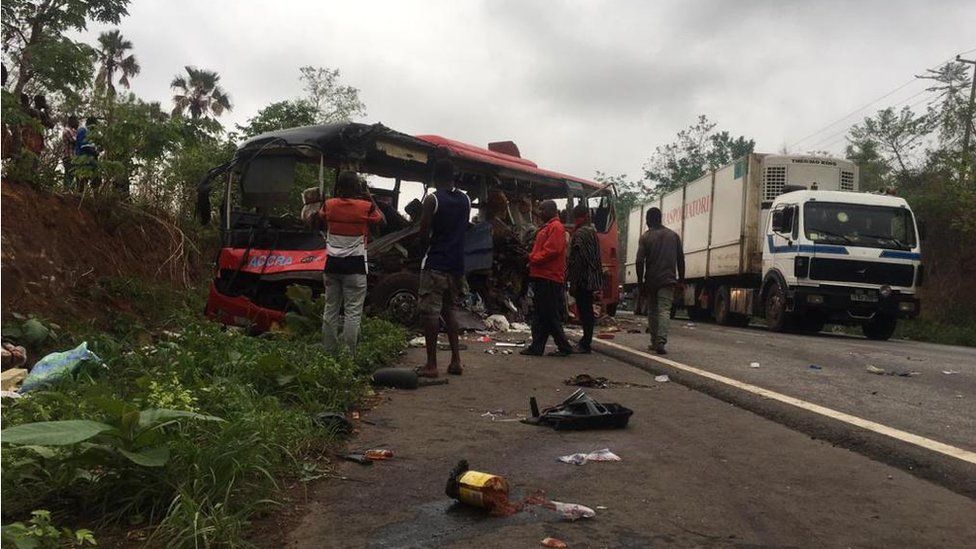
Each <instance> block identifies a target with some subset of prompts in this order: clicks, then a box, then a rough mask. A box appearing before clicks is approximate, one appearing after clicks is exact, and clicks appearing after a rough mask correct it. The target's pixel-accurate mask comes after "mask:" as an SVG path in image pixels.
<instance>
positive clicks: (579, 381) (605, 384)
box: [563, 374, 656, 389]
mask: <svg viewBox="0 0 976 549" xmlns="http://www.w3.org/2000/svg"><path fill="white" fill-rule="evenodd" d="M563 383H564V384H566V385H574V386H576V387H586V388H588V389H609V388H610V387H627V388H638V389H655V388H656V387H654V386H653V385H644V384H641V383H628V382H626V381H613V380H610V379H607V378H605V377H593V376H591V375H590V374H577V375H575V376H573V377H571V378H569V379H567V380H565V381H563Z"/></svg>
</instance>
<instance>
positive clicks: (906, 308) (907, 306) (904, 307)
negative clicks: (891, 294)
mask: <svg viewBox="0 0 976 549" xmlns="http://www.w3.org/2000/svg"><path fill="white" fill-rule="evenodd" d="M898 310H899V311H901V312H903V313H910V312H912V311H914V310H915V303H914V302H912V301H902V302H901V303H899V304H898Z"/></svg>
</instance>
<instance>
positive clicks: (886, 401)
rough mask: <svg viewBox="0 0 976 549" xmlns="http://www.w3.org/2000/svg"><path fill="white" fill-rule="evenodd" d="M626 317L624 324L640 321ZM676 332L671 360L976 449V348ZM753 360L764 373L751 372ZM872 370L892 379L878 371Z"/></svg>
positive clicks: (687, 327)
mask: <svg viewBox="0 0 976 549" xmlns="http://www.w3.org/2000/svg"><path fill="white" fill-rule="evenodd" d="M621 319H622V324H623V325H625V326H631V325H630V324H629V323H628V320H630V321H633V320H635V319H634V317H633V316H632V315H629V316H628V315H623V316H622V317H621ZM639 322H641V323H640V324H639V326H640V327H641V328H643V326H644V325H645V324H644V323H643V319H640V321H639ZM671 327H672V329H671V338H670V339H671V341H670V343H669V345H668V355H667V358H669V359H672V360H676V361H678V362H681V363H685V364H689V365H693V366H695V367H697V368H701V369H704V370H708V371H710V372H715V373H718V374H721V375H724V376H728V377H731V378H733V379H736V380H739V381H743V382H746V383H750V384H753V385H758V386H760V387H763V388H766V389H772V390H774V391H777V392H780V393H784V394H786V395H789V396H793V397H797V398H801V399H803V400H806V401H809V402H813V403H815V404H819V405H822V406H826V407H828V408H831V409H834V410H838V411H841V412H845V413H848V414H853V415H855V416H858V417H862V418H865V419H869V420H872V421H876V422H878V423H882V424H884V425H888V426H891V427H894V428H897V429H901V430H905V431H908V432H911V433H914V434H917V435H921V436H924V437H927V438H932V439H935V440H938V441H940V442H944V443H947V444H951V445H953V446H957V447H960V448H964V449H967V450H970V451H976V349H974V348H968V347H953V346H947V345H934V344H929V343H919V342H912V341H904V340H891V341H870V340H867V339H864V338H861V337H854V336H849V335H841V334H831V333H826V332H824V333H820V334H817V335H797V334H780V333H775V332H769V331H767V330H766V329H765V328H761V327H748V328H728V327H723V326H718V325H715V324H703V323H692V322H689V321H687V320H681V319H675V320H673V321H672V326H671ZM614 341H616V342H617V343H621V344H625V345H627V346H629V347H632V348H635V349H642V350H643V349H646V347H647V343H648V337H647V335H646V334H643V333H641V334H631V333H626V332H624V333H620V334H616V339H615V340H614ZM753 362H758V363H759V367H758V368H753V367H750V364H751V363H753ZM811 365H813V366H818V367H819V368H812V367H811ZM869 366H873V367H874V368H880V369H883V370H885V372H886V373H885V374H882V375H879V374H874V373H871V372H869V371H868V367H869ZM945 372H951V373H948V374H947V373H945Z"/></svg>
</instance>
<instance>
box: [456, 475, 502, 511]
mask: <svg viewBox="0 0 976 549" xmlns="http://www.w3.org/2000/svg"><path fill="white" fill-rule="evenodd" d="M458 484H459V486H458V499H459V500H460V501H461V502H462V503H466V504H468V505H473V506H475V507H481V508H483V509H492V508H493V507H495V506H496V505H497V504H499V503H504V502H507V501H508V481H506V480H505V479H504V478H502V477H500V476H498V475H492V474H490V473H481V472H479V471H466V472H464V473H463V474H462V475H461V476H460V477H459V478H458Z"/></svg>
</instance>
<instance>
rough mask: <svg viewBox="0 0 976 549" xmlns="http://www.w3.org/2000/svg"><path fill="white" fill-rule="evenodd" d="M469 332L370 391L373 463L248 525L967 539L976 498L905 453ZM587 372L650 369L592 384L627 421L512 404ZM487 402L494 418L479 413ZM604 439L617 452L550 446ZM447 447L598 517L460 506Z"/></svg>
mask: <svg viewBox="0 0 976 549" xmlns="http://www.w3.org/2000/svg"><path fill="white" fill-rule="evenodd" d="M676 331H677V330H676ZM707 331H709V329H707V328H705V329H702V330H700V331H699V330H697V329H696V330H695V333H706V332H707ZM716 332H717V333H719V334H721V331H720V330H716ZM697 337H700V336H696V338H697ZM702 339H704V338H702ZM683 341H684V342H691V341H698V339H692V338H691V337H690V336H684V335H677V334H676V337H675V339H674V348H675V355H676V356H677V355H679V354H680V353H682V352H684V351H679V350H678V349H680V348H681V344H682V342H683ZM743 341H751V340H749V339H744V340H743ZM756 341H760V339H758V338H757V339H756ZM852 344H853V343H852ZM468 345H469V350H467V351H465V352H464V354H463V357H464V360H465V365H466V371H465V374H464V376H462V377H460V378H451V380H450V384H449V385H446V386H437V387H428V388H423V389H420V390H417V391H388V392H384V393H382V394H381V401H382V402H380V403H379V404H378V405H377V406H376V407H375V408H374V409H373V410H370V411H364V412H363V414H362V418H363V420H364V421H363V422H362V423H360V424H359V426H358V434H357V435H356V436H355V437H354V438H353V439H352V440H351V441H350V442H349V445H350V447H351V448H358V449H364V448H370V447H378V446H381V447H387V448H391V449H393V450H394V451H395V452H396V457H395V458H394V459H393V460H391V461H388V462H380V463H376V464H374V465H373V466H371V467H364V466H361V465H358V464H354V463H349V462H343V461H339V460H336V462H335V474H336V475H337V476H340V477H342V478H343V480H337V479H333V480H326V481H321V482H319V483H317V484H314V485H312V486H311V487H309V488H308V490H307V494H306V496H305V503H304V504H302V505H300V506H299V507H298V509H297V510H295V511H294V512H293V513H291V514H290V515H288V516H287V517H284V518H282V519H281V522H279V523H278V524H275V525H274V527H273V528H267V527H266V528H264V529H263V530H264V531H265V532H274V533H276V536H277V537H270V538H262V539H260V540H256V541H257V542H259V543H260V545H262V546H269V547H271V546H275V547H278V546H287V547H310V548H311V547H315V548H318V547H465V548H470V547H505V548H518V547H526V548H529V547H538V546H539V541H540V540H541V539H542V538H544V537H547V536H553V537H556V538H559V539H562V540H563V541H565V542H566V543H568V544H569V546H570V547H574V548H579V547H613V548H624V547H628V548H629V547H656V546H669V547H670V546H678V547H702V546H707V547H758V546H764V547H765V546H776V547H973V546H976V521H973V520H972V518H973V517H974V516H976V501H974V500H973V499H970V498H967V497H965V496H962V495H960V494H958V493H955V492H953V491H951V490H949V489H946V488H944V487H942V486H940V485H937V484H934V483H931V482H928V481H926V480H923V479H920V478H919V477H917V476H915V475H913V474H911V473H910V472H908V471H906V470H903V469H899V468H896V467H892V466H889V465H886V464H884V463H880V462H878V461H876V460H872V459H869V458H868V457H865V456H863V455H861V454H859V453H856V452H851V451H848V450H846V449H843V448H838V447H836V446H834V445H832V444H830V443H828V442H826V441H824V440H815V439H812V438H811V437H810V436H808V435H806V434H804V433H802V432H799V431H797V430H794V429H790V428H788V427H785V426H783V425H781V424H779V423H777V422H774V421H770V420H768V419H765V418H763V417H761V416H759V415H757V414H754V413H752V412H750V411H747V410H744V409H742V408H740V407H737V406H733V405H730V404H729V403H727V402H723V401H722V400H719V399H716V398H712V397H710V396H708V395H706V394H704V393H702V392H699V391H694V390H689V389H688V388H687V387H685V386H682V385H679V384H677V383H674V382H667V383H660V382H656V381H655V380H654V376H653V375H652V374H651V373H649V372H646V371H644V370H641V369H639V368H635V367H633V366H632V365H630V364H626V363H624V362H621V361H619V360H616V359H614V358H611V357H609V356H605V355H601V354H594V355H589V356H579V355H577V356H573V357H569V358H549V357H531V358H529V357H520V356H518V355H487V354H484V353H483V352H482V351H483V348H484V347H485V346H484V345H483V344H479V343H474V342H472V341H469V342H468ZM702 345H703V344H702ZM743 345H744V346H745V344H743ZM749 346H751V347H759V345H757V344H756V343H755V342H753V343H750V344H749ZM689 352H690V351H689ZM421 354H422V352H421V350H419V349H414V350H411V351H410V353H409V354H408V355H407V357H405V360H404V361H403V366H410V365H416V364H418V363H419V361H420V360H421V359H422V358H421ZM442 354H445V355H446V353H442ZM683 358H686V359H689V360H690V357H689V356H685V357H683ZM746 367H748V365H746ZM826 367H828V365H825V368H826ZM763 368H767V370H772V369H773V368H772V365H771V364H770V365H766V366H762V367H761V368H760V371H762V369H763ZM583 372H587V373H590V374H593V375H600V376H605V377H608V378H610V379H612V380H614V381H617V382H627V383H631V384H642V385H647V386H649V387H648V388H642V387H621V386H614V387H611V388H608V389H591V390H589V392H590V394H591V395H592V396H594V397H595V398H597V399H598V400H601V401H603V402H619V403H621V404H623V405H625V406H627V407H630V408H632V409H633V410H634V416H633V418H632V420H631V423H630V425H629V426H628V427H627V428H626V429H622V430H612V431H585V432H557V431H552V430H550V429H546V428H541V427H534V426H529V425H524V424H522V423H519V422H518V421H513V420H516V419H517V418H518V417H519V414H521V415H524V414H527V412H528V402H527V401H528V398H529V396H532V395H536V396H537V397H538V398H539V401H540V404H541V405H543V406H545V405H549V404H553V403H555V402H558V401H559V400H561V399H563V398H564V397H565V396H567V395H568V394H569V393H570V392H571V391H572V390H573V389H574V388H572V387H568V386H566V385H564V384H563V380H564V379H566V378H569V377H571V376H573V375H575V374H579V373H583ZM802 373H803V374H806V375H821V374H823V373H824V372H823V371H821V372H817V373H808V372H805V371H804V372H802ZM827 373H830V371H829V370H827ZM960 375H961V374H960ZM916 379H918V378H912V379H907V380H900V379H899V380H892V381H909V382H912V381H915V380H916ZM888 381H889V380H887V379H880V380H875V379H874V378H868V380H867V382H871V383H885V382H888ZM814 383H815V382H814ZM498 410H501V411H502V412H501V413H499V414H496V417H495V419H494V420H493V419H492V418H491V416H490V415H485V414H486V412H489V411H498ZM367 422H368V423H367ZM601 448H610V449H611V450H612V451H614V452H616V453H617V454H618V455H619V456H620V457H621V458H622V460H623V461H621V462H616V463H589V464H586V465H583V466H575V465H568V464H563V463H559V462H557V461H556V458H557V457H558V456H560V455H564V454H569V453H574V452H588V451H593V450H597V449H601ZM459 459H467V460H469V461H470V463H471V465H472V467H473V468H475V469H477V470H481V471H487V472H491V473H495V474H499V475H503V476H505V477H506V478H507V479H508V481H509V483H510V484H511V486H512V491H513V493H514V494H516V495H524V494H528V493H531V492H533V491H535V490H539V489H541V490H544V491H545V492H546V493H547V494H548V495H549V497H551V498H553V499H556V500H559V501H565V502H574V503H580V504H583V505H588V506H590V507H593V508H597V516H596V517H595V518H593V519H588V520H582V521H578V522H566V521H563V520H561V519H560V518H559V517H557V516H555V515H553V514H552V513H550V512H548V511H544V510H538V509H534V510H530V511H526V512H522V513H519V514H517V515H515V516H512V517H507V518H494V517H489V516H486V515H485V514H484V513H482V512H479V511H476V510H471V509H468V508H466V507H464V506H462V505H460V504H457V503H455V502H453V501H452V500H450V499H449V498H447V497H446V496H445V495H444V484H445V481H446V479H447V474H448V472H449V471H450V469H451V468H452V467H453V466H454V464H455V463H456V462H457V461H458V460H459Z"/></svg>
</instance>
